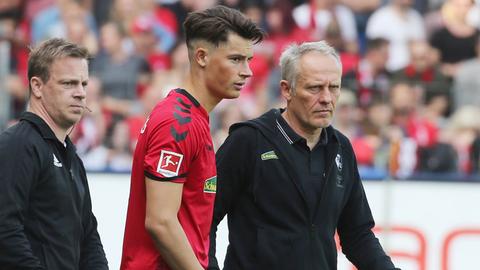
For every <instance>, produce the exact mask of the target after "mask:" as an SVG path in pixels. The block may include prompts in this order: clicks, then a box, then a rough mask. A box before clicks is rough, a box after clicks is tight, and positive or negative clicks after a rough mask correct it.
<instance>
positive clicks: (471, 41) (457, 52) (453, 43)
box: [430, 0, 480, 77]
mask: <svg viewBox="0 0 480 270" xmlns="http://www.w3.org/2000/svg"><path fill="white" fill-rule="evenodd" d="M473 4H474V3H473V0H448V1H447V2H446V3H445V5H449V6H452V9H451V12H450V14H449V15H450V16H448V17H447V18H445V19H444V21H443V23H444V25H443V27H441V28H440V29H438V30H436V31H434V32H433V33H432V36H431V37H430V43H431V44H432V46H433V47H434V48H436V49H438V50H439V52H440V62H441V63H442V72H443V73H444V74H445V75H447V76H449V77H454V76H455V74H456V73H457V69H458V66H459V63H461V62H462V61H465V60H468V59H472V58H474V57H475V56H476V53H475V46H476V44H477V40H478V38H479V35H480V31H479V30H478V29H477V28H475V27H474V26H473V25H471V24H469V23H468V21H467V14H468V12H469V10H470V9H471V8H472V7H473Z"/></svg>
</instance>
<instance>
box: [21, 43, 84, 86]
mask: <svg viewBox="0 0 480 270" xmlns="http://www.w3.org/2000/svg"><path fill="white" fill-rule="evenodd" d="M62 57H75V58H82V59H86V60H88V59H89V58H90V55H89V53H88V50H87V49H86V48H84V47H81V46H79V45H77V44H74V43H72V42H69V41H66V40H65V39H61V38H52V39H48V40H45V41H43V42H42V43H40V44H39V45H38V46H37V47H35V48H34V49H32V50H31V51H30V55H29V58H28V80H29V81H30V79H31V78H32V77H34V76H36V77H40V79H42V81H43V82H47V81H48V79H50V67H51V66H52V63H53V61H55V60H56V59H59V58H62Z"/></svg>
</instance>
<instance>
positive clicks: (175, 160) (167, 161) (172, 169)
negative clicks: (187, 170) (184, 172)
mask: <svg viewBox="0 0 480 270" xmlns="http://www.w3.org/2000/svg"><path fill="white" fill-rule="evenodd" d="M182 160H183V155H182V154H178V153H175V152H171V151H166V150H162V151H161V153H160V160H159V161H158V167H157V172H158V173H160V174H161V175H163V176H165V177H174V176H178V171H179V170H180V165H182Z"/></svg>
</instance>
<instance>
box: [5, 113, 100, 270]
mask: <svg viewBox="0 0 480 270" xmlns="http://www.w3.org/2000/svg"><path fill="white" fill-rule="evenodd" d="M0 269H1V270H7V269H12V270H26V269H48V270H57V269H58V270H80V269H81V270H83V269H85V270H87V269H88V270H104V269H108V266H107V260H106V258H105V253H104V251H103V247H102V244H101V242H100V237H99V235H98V232H97V221H96V220H95V217H94V215H93V214H92V205H91V201H90V193H89V190H88V185H87V178H86V174H85V169H84V167H83V164H82V162H81V160H80V159H79V158H78V156H77V155H76V153H75V148H74V146H73V145H72V143H71V142H70V140H69V139H68V138H67V141H66V147H65V146H64V145H63V144H62V143H61V142H60V141H59V140H58V139H57V138H56V137H55V134H54V133H53V131H52V130H51V129H50V128H49V127H48V125H47V124H46V123H45V122H44V121H43V120H42V119H41V118H40V117H38V116H37V115H35V114H33V113H28V112H27V113H24V114H23V115H22V118H21V120H20V122H19V123H18V124H16V125H15V126H13V127H11V128H9V129H7V130H6V131H5V132H3V133H2V134H0Z"/></svg>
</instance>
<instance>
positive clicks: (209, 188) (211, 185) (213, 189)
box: [203, 176, 217, 193]
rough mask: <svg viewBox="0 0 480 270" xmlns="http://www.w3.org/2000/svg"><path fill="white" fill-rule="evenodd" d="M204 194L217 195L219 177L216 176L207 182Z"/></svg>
mask: <svg viewBox="0 0 480 270" xmlns="http://www.w3.org/2000/svg"><path fill="white" fill-rule="evenodd" d="M203 192H205V193H217V176H214V177H211V178H208V179H207V180H205V185H204V186H203Z"/></svg>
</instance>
